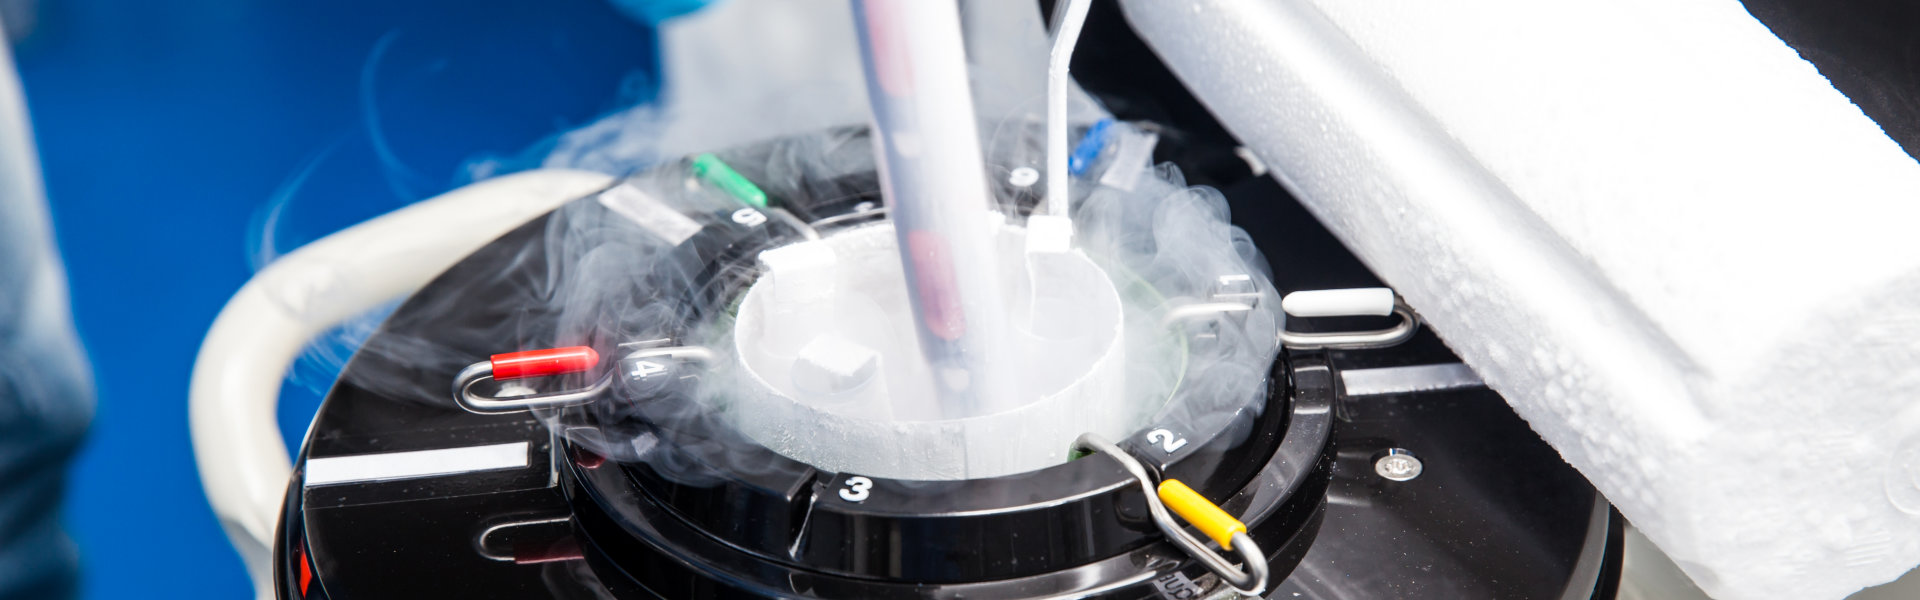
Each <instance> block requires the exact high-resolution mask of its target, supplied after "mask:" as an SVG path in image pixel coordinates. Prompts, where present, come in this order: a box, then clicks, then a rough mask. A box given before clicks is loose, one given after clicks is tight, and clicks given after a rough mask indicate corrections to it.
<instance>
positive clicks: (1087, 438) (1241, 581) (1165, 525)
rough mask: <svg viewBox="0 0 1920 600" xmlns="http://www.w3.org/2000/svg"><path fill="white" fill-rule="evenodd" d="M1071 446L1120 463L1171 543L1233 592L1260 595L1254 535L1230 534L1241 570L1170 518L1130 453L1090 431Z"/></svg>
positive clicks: (1260, 557)
mask: <svg viewBox="0 0 1920 600" xmlns="http://www.w3.org/2000/svg"><path fill="white" fill-rule="evenodd" d="M1073 445H1074V448H1075V449H1076V450H1082V451H1086V450H1091V451H1094V452H1098V453H1100V454H1104V455H1107V456H1109V457H1112V458H1113V459H1114V460H1115V461H1118V462H1119V463H1120V466H1122V467H1125V468H1126V469H1127V472H1128V473H1131V474H1132V475H1133V478H1134V479H1135V480H1137V481H1139V482H1140V491H1141V492H1142V493H1144V494H1146V497H1147V511H1148V512H1149V513H1151V514H1152V515H1153V524H1154V526H1155V527H1157V528H1159V529H1160V533H1162V534H1165V535H1166V536H1167V539H1168V540H1169V541H1171V542H1173V545H1175V546H1179V547H1180V549H1181V550H1182V551H1184V552H1186V553H1187V555H1188V556H1192V557H1193V558H1194V559H1195V560H1198V561H1200V564H1202V565H1206V567H1207V570H1208V571H1212V572H1213V574H1214V575H1217V576H1219V577H1220V580H1221V581H1223V582H1225V583H1226V584H1227V585H1228V586H1229V587H1232V588H1233V589H1234V591H1237V592H1240V593H1241V594H1244V595H1247V596H1259V595H1260V594H1261V593H1263V592H1265V591H1266V589H1267V555H1266V553H1264V552H1261V551H1260V545H1259V544H1257V543H1254V541H1253V538H1251V537H1249V536H1248V535H1247V534H1245V533H1235V534H1233V538H1232V541H1233V551H1234V553H1236V554H1238V555H1240V561H1241V562H1243V563H1246V570H1245V571H1242V570H1240V568H1238V567H1235V566H1233V564H1232V563H1229V562H1227V560H1226V559H1224V558H1221V557H1220V555H1219V554H1215V553H1214V552H1213V550H1210V549H1208V548H1207V545H1206V543H1205V542H1202V541H1200V540H1199V539H1197V538H1195V537H1193V535H1192V534H1189V533H1187V529H1186V528H1185V527H1183V526H1181V525H1180V522H1179V521H1175V520H1174V519H1173V514H1172V513H1169V512H1167V507H1166V505H1165V504H1162V503H1161V502H1160V495H1159V493H1158V492H1156V491H1155V489H1156V486H1158V485H1159V483H1158V482H1156V481H1155V480H1154V476H1153V474H1152V473H1151V472H1149V471H1148V470H1147V468H1146V466H1144V465H1141V464H1140V461H1139V460H1138V459H1135V458H1134V457H1133V455H1132V454H1129V453H1127V451H1126V450H1123V449H1121V448H1120V447H1119V446H1115V445H1113V443H1112V442H1108V441H1107V440H1106V439H1104V438H1101V437H1100V436H1099V435H1098V434H1093V433H1086V434H1081V435H1080V438H1079V439H1077V440H1074V443H1073Z"/></svg>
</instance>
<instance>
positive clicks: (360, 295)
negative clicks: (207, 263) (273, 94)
mask: <svg viewBox="0 0 1920 600" xmlns="http://www.w3.org/2000/svg"><path fill="white" fill-rule="evenodd" d="M612 183H613V178H612V177H610V176H607V175H602V174H598V173H589V172H585V171H570V170H557V169H556V170H539V171H530V172H526V173H518V174H514V175H508V176H505V177H500V178H497V179H491V180H487V181H483V182H480V183H475V184H473V185H469V186H466V187H463V188H460V189H457V190H454V191H451V192H447V193H446V194H442V195H440V196H438V197H435V198H432V199H429V200H425V201H422V202H419V203H417V204H414V205H412V206H408V207H406V208H402V209H400V210H397V211H394V212H392V213H388V214H386V215H384V216H381V217H379V218H376V219H373V220H371V221H367V222H365V223H361V224H359V225H355V226H353V227H350V228H347V229H346V230H343V231H341V232H339V233H335V234H333V235H330V236H327V237H325V238H322V239H320V240H318V241H315V242H313V243H311V244H308V245H306V246H304V247H302V248H300V249H299V250H295V251H294V252H292V253H289V254H287V255H286V256H285V257H282V258H281V259H280V260H279V261H277V262H274V263H273V264H271V265H268V266H267V268H265V269H262V270H261V271H260V273H259V274H258V275H255V276H254V277H253V279H252V280H250V281H248V282H247V284H246V285H245V286H242V287H241V288H240V291H239V292H238V293H236V294H234V296H233V299H232V300H229V301H227V306H226V308H224V309H222V310H221V311H220V316H219V317H217V318H215V319H214V322H213V327H212V329H210V330H208V332H207V339H206V341H204V342H202V343H201V345H200V355H199V357H198V358H197V359H196V360H195V361H194V369H193V383H192V388H191V392H190V399H189V404H188V409H187V410H188V417H189V422H190V426H191V428H192V433H193V454H194V461H195V463H197V465H198V466H199V469H200V483H201V485H202V486H203V487H204V488H205V490H206V493H207V500H208V501H209V502H210V503H212V504H213V512H214V514H215V515H216V516H218V517H219V519H220V525H221V526H222V527H223V528H225V529H226V532H227V538H228V539H229V540H230V541H232V542H233V545H234V548H235V549H237V550H239V552H240V557H241V558H242V559H244V560H245V561H246V564H247V572H248V574H249V576H251V577H252V578H253V583H254V591H255V594H256V595H257V596H258V597H259V598H260V599H261V600H270V599H272V598H274V597H275V593H274V586H273V562H272V552H273V550H272V549H273V539H274V535H275V529H276V526H277V524H278V522H279V517H280V508H281V503H282V501H283V500H284V495H285V492H286V488H287V478H288V477H289V476H290V475H291V474H292V472H293V466H292V462H291V461H290V460H289V458H288V457H287V451H286V447H285V444H284V442H283V441H282V440H283V438H282V437H281V432H280V427H279V425H278V424H277V422H276V420H275V418H274V409H275V405H276V404H277V403H278V401H279V393H280V384H281V381H282V379H283V378H285V376H286V372H287V368H288V366H290V365H292V364H293V361H294V359H295V358H297V357H298V356H299V355H300V352H301V349H302V348H304V347H305V346H306V344H307V342H308V340H311V339H312V338H313V337H314V336H316V335H319V334H320V333H322V332H324V331H326V330H327V329H328V328H331V327H333V326H334V325H336V324H338V323H340V322H341V321H344V320H346V319H348V318H351V317H353V316H354V315H357V314H360V313H362V312H365V311H367V310H368V309H371V308H373V307H375V306H378V305H380V304H381V303H383V302H387V301H390V300H393V299H394V298H398V297H401V296H404V295H406V294H408V293H411V292H412V291H414V290H415V289H418V288H419V287H420V286H421V285H424V284H425V283H426V282H427V281H429V280H431V279H432V278H433V277H434V276H436V275H438V274H440V273H441V272H442V271H445V270H446V269H447V268H448V267H451V266H452V265H453V264H454V263H455V262H457V261H459V260H460V259H461V258H463V257H465V256H467V255H468V254H471V253H472V252H473V251H475V250H477V249H479V248H480V246H482V245H485V244H486V243H487V242H489V241H492V240H493V239H494V238H497V237H499V236H501V235H503V234H505V233H506V232H507V231H510V230H512V229H513V228H514V227H518V226H520V225H521V224H523V223H526V222H527V221H528V220H529V219H532V218H534V217H536V216H538V215H540V214H542V213H545V212H547V211H549V210H552V209H553V208H555V207H557V206H559V205H560V204H562V203H565V202H566V201H568V200H572V199H575V198H579V197H582V196H585V195H587V194H591V193H593V192H595V191H598V190H601V189H604V188H606V187H607V186H609V185H612Z"/></svg>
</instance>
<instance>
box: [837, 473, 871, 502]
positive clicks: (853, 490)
mask: <svg viewBox="0 0 1920 600" xmlns="http://www.w3.org/2000/svg"><path fill="white" fill-rule="evenodd" d="M871 489H873V480H872V479H867V478H865V477H848V478H847V487H845V488H843V489H841V490H840V499H841V500H846V501H848V502H859V501H861V500H866V499H867V490H871Z"/></svg>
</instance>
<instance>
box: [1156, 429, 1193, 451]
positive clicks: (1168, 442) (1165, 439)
mask: <svg viewBox="0 0 1920 600" xmlns="http://www.w3.org/2000/svg"><path fill="white" fill-rule="evenodd" d="M1147 442H1148V443H1151V444H1159V445H1160V449H1161V450H1165V451H1167V454H1173V453H1174V451H1176V450H1179V449H1181V448H1184V447H1186V445H1187V438H1183V437H1180V436H1177V435H1174V434H1173V432H1172V431H1169V430H1166V429H1155V430H1153V431H1149V432H1147Z"/></svg>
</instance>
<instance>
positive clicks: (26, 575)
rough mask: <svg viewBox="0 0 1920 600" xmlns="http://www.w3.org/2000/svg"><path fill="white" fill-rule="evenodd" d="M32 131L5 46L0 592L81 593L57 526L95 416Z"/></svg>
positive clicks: (0, 83) (40, 598) (0, 154)
mask: <svg viewBox="0 0 1920 600" xmlns="http://www.w3.org/2000/svg"><path fill="white" fill-rule="evenodd" d="M30 139H31V136H30V132H29V131H28V128H27V125H26V113H25V109H24V107H23V106H22V100H21V96H20V88H19V82H18V80H17V79H16V78H15V77H14V74H13V71H12V59H11V57H9V56H6V55H5V53H4V52H0V600H28V599H31V600H49V599H53V600H58V599H61V598H71V597H74V596H75V595H76V592H77V585H78V574H79V556H78V553H77V552H76V550H75V548H74V545H73V541H72V540H70V539H68V537H67V534H66V532H65V531H64V530H62V529H61V527H60V496H61V491H62V488H63V487H64V486H65V483H66V479H67V464H68V462H69V461H70V460H71V459H72V458H73V455H74V452H75V450H77V449H78V448H79V446H80V440H81V437H82V436H83V435H84V434H85V433H86V429H87V422H88V421H89V420H90V419H91V418H92V416H93V384H92V383H91V382H92V378H91V374H90V373H89V372H88V370H87V364H86V358H85V355H84V354H83V353H82V352H81V350H80V343H79V340H78V339H77V338H76V336H75V333H74V329H73V318H72V316H71V315H70V314H69V312H68V303H67V283H66V276H65V274H64V273H63V272H62V270H61V267H60V261H59V258H58V255H57V253H56V250H55V246H54V243H53V235H52V227H51V225H50V223H49V222H48V219H47V207H46V200H45V198H44V195H43V194H42V192H41V188H40V175H39V167H38V164H37V161H36V159H35V157H34V153H33V148H32V145H31V142H30V141H29V140H30ZM130 501H131V500H130Z"/></svg>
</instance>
